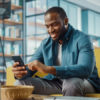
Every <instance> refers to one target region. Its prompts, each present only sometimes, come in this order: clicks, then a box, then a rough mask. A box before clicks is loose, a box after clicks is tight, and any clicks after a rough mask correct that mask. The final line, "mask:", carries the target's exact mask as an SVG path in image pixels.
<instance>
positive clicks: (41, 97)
mask: <svg viewBox="0 0 100 100" xmlns="http://www.w3.org/2000/svg"><path fill="white" fill-rule="evenodd" d="M49 97H51V96H49V95H38V94H32V95H31V96H30V97H29V99H28V100H44V98H49Z"/></svg>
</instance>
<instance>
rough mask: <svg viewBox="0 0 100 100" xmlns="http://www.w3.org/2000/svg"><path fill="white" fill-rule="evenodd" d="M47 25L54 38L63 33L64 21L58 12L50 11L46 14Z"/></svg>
mask: <svg viewBox="0 0 100 100" xmlns="http://www.w3.org/2000/svg"><path fill="white" fill-rule="evenodd" d="M45 26H46V28H47V30H48V33H49V34H50V36H51V38H52V39H53V40H57V39H58V38H59V36H60V35H61V34H62V33H63V29H64V21H63V20H62V19H61V18H60V16H59V15H58V14H57V13H48V14H46V15H45Z"/></svg>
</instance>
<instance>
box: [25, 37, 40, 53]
mask: <svg viewBox="0 0 100 100" xmlns="http://www.w3.org/2000/svg"><path fill="white" fill-rule="evenodd" d="M40 43H41V40H39V39H37V38H36V37H28V38H27V55H33V54H34V52H35V51H36V49H37V48H38V47H39V45H40Z"/></svg>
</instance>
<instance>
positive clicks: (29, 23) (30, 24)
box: [26, 17, 36, 36]
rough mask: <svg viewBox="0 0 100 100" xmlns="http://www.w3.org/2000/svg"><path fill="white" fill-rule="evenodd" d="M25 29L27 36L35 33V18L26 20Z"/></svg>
mask: <svg viewBox="0 0 100 100" xmlns="http://www.w3.org/2000/svg"><path fill="white" fill-rule="evenodd" d="M26 27H27V34H26V35H27V36H30V35H32V34H35V33H36V18H35V17H30V18H27V20H26Z"/></svg>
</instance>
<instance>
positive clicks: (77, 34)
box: [74, 30, 90, 39]
mask: <svg viewBox="0 0 100 100" xmlns="http://www.w3.org/2000/svg"><path fill="white" fill-rule="evenodd" d="M74 37H75V38H77V39H90V36H89V35H88V34H86V33H84V32H82V31H80V30H75V31H74Z"/></svg>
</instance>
